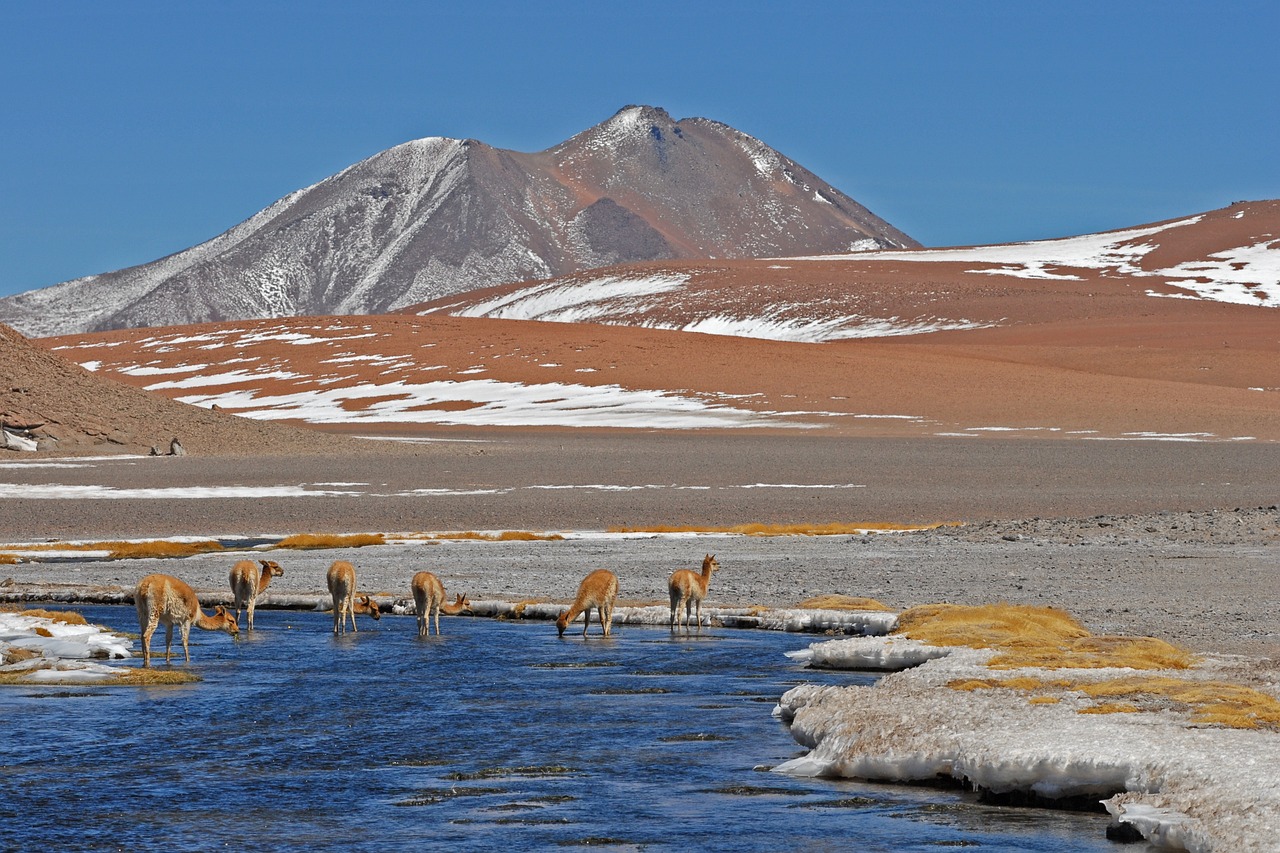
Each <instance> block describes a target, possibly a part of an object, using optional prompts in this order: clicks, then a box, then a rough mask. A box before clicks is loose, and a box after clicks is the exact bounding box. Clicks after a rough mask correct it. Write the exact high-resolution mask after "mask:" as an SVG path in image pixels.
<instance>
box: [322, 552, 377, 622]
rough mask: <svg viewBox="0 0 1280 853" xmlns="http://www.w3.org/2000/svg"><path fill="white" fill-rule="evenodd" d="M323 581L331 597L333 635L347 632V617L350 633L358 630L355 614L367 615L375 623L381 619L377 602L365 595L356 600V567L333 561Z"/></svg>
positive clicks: (344, 562)
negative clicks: (349, 623) (347, 618)
mask: <svg viewBox="0 0 1280 853" xmlns="http://www.w3.org/2000/svg"><path fill="white" fill-rule="evenodd" d="M325 581H326V582H327V583H328V584H329V595H331V596H333V633H335V634H339V633H341V634H345V633H346V632H347V620H346V617H347V616H350V617H351V630H352V631H359V630H360V629H359V628H357V627H356V614H357V613H362V614H363V613H368V614H369V615H370V616H372V617H373V618H374V620H375V621H376V620H378V619H381V618H382V613H381V612H380V611H379V609H378V602H376V601H374V600H373V599H372V598H370V597H369V596H367V595H362V596H360V598H359V600H357V599H356V567H355V566H353V565H351V564H350V563H348V562H347V561H346V560H334V562H333V565H332V566H330V567H329V574H328V575H327V576H326V578H325ZM339 627H341V629H342V630H341V631H339V630H338V629H339Z"/></svg>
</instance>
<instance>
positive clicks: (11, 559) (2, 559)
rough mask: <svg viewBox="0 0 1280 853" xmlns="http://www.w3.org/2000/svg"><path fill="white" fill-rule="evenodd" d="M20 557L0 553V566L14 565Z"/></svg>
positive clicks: (20, 560) (18, 561)
mask: <svg viewBox="0 0 1280 853" xmlns="http://www.w3.org/2000/svg"><path fill="white" fill-rule="evenodd" d="M21 562H22V559H21V558H20V557H19V556H18V555H17V554H0V566H16V565H17V564H18V563H21Z"/></svg>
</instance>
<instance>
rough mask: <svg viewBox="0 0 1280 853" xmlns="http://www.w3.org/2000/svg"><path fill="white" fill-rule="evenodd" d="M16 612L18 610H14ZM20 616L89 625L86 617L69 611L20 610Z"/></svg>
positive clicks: (67, 623) (68, 623)
mask: <svg viewBox="0 0 1280 853" xmlns="http://www.w3.org/2000/svg"><path fill="white" fill-rule="evenodd" d="M14 609H15V610H16V609H17V608H14ZM18 615H19V616H33V617H35V618H36V619H48V620H49V621H50V622H62V623H63V624H66V625H88V624H89V623H88V622H86V621H85V619H84V617H83V616H81V615H80V614H79V613H74V612H72V611H69V610H43V609H41V608H38V607H37V608H29V609H27V610H18Z"/></svg>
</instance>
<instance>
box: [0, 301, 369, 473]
mask: <svg viewBox="0 0 1280 853" xmlns="http://www.w3.org/2000/svg"><path fill="white" fill-rule="evenodd" d="M0 383H2V384H0V421H3V423H4V426H5V427H6V428H8V429H10V430H13V431H15V432H17V433H18V434H20V435H22V436H24V437H29V438H30V439H31V440H33V441H36V442H38V447H39V448H40V450H41V451H42V452H43V451H51V452H57V453H85V452H90V451H93V450H95V449H107V450H111V451H113V452H135V453H139V452H141V453H146V452H148V451H149V450H150V449H151V448H152V447H157V448H158V449H159V450H160V451H161V452H165V453H167V452H168V451H169V448H170V441H171V440H172V439H174V438H177V439H179V441H180V443H181V444H182V446H183V448H184V449H185V450H187V451H188V452H190V453H192V454H195V455H210V454H227V453H233V454H235V453H239V454H275V453H302V452H311V453H317V452H326V451H327V452H337V451H343V452H345V451H347V450H349V449H350V444H351V442H350V441H342V440H340V439H339V438H338V437H336V436H327V435H320V434H317V433H315V432H314V431H311V430H305V431H304V430H297V429H290V428H288V427H281V426H276V425H273V424H267V423H257V422H254V421H249V420H246V419H244V418H237V417H232V416H230V415H228V414H226V413H223V412H215V411H211V410H209V409H208V408H205V409H199V408H196V407H193V406H187V405H182V404H180V403H175V402H173V401H172V400H169V399H167V398H165V397H163V396H161V395H158V394H150V393H144V392H140V391H139V390H138V389H137V388H132V387H129V386H128V385H126V384H122V383H120V382H116V381H114V380H112V379H110V378H108V377H103V376H95V375H93V374H91V373H89V372H88V371H86V370H84V369H83V368H81V367H79V366H77V365H75V364H72V363H70V362H69V361H67V360H66V359H64V358H60V357H59V356H58V355H57V354H55V353H50V352H48V351H47V350H46V349H42V348H40V347H38V346H36V345H35V344H34V343H33V342H32V341H29V340H27V339H26V338H24V337H23V336H22V335H20V334H18V333H17V332H15V331H13V330H12V329H10V328H9V327H7V326H3V325H0Z"/></svg>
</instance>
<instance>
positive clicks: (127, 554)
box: [15, 539, 222, 562]
mask: <svg viewBox="0 0 1280 853" xmlns="http://www.w3.org/2000/svg"><path fill="white" fill-rule="evenodd" d="M21 547H22V548H23V550H26V551H106V552H107V559H109V560H136V559H144V558H150V557H154V558H167V557H190V556H193V555H195V554H206V553H208V552H210V551H221V550H222V543H221V542H215V541H214V540H212V539H205V540H201V541H198V542H171V541H169V540H166V539H153V540H149V541H146V542H115V541H113V542H42V543H40V544H37V545H23V546H21ZM15 562H16V559H15Z"/></svg>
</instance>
